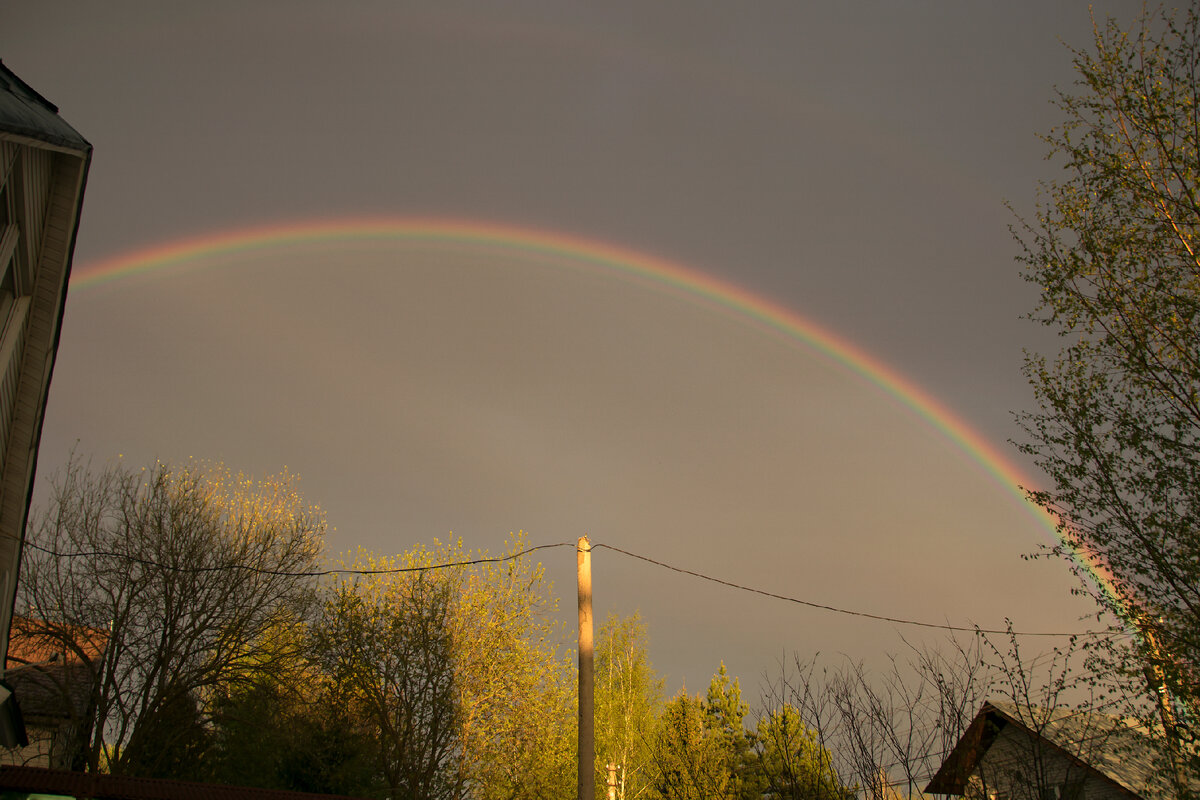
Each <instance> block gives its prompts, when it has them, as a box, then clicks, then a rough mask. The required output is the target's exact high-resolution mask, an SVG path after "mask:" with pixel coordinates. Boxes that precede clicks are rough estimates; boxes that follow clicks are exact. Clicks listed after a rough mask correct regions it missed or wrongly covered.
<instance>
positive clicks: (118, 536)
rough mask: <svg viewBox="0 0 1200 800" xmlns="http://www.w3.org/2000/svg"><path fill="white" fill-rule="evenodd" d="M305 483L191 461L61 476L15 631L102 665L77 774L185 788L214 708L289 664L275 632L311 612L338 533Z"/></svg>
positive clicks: (94, 677)
mask: <svg viewBox="0 0 1200 800" xmlns="http://www.w3.org/2000/svg"><path fill="white" fill-rule="evenodd" d="M295 483H296V481H295V479H294V478H293V477H292V476H290V475H288V474H287V473H284V474H283V475H281V476H277V477H270V478H266V479H263V480H253V479H250V478H246V477H245V476H242V475H237V476H235V475H233V474H231V473H230V472H228V471H227V470H225V469H224V468H222V467H219V466H212V465H203V464H196V463H190V462H189V463H188V464H187V465H185V466H183V467H171V466H168V465H165V464H156V465H155V466H154V467H152V468H149V469H142V470H137V471H135V470H131V469H129V468H127V467H125V466H124V465H123V464H120V463H117V464H109V465H108V466H106V467H104V468H103V469H101V470H99V471H98V472H92V471H90V469H89V468H88V466H87V465H85V464H83V463H81V462H79V461H78V460H75V459H72V460H71V461H70V462H69V463H68V464H67V466H66V468H65V469H64V470H63V471H62V472H60V473H59V474H58V475H57V476H56V477H55V480H54V492H53V496H52V498H51V501H50V503H49V507H48V508H47V509H46V510H44V511H43V512H41V513H36V512H35V514H33V515H32V516H31V522H30V525H29V530H28V532H27V535H26V546H25V551H24V562H23V565H22V573H21V580H20V584H19V586H18V592H17V597H18V607H19V608H20V612H19V613H20V614H21V615H22V617H21V618H20V619H19V620H17V621H15V622H14V631H15V632H17V633H19V634H20V635H23V636H26V637H29V638H30V639H31V640H33V641H40V642H42V643H43V644H44V646H45V647H47V648H53V649H57V650H60V651H62V652H67V653H71V654H73V655H74V656H75V657H76V658H78V659H79V660H80V661H82V662H84V663H86V664H87V665H88V668H89V669H88V673H89V675H88V683H89V685H88V686H87V687H86V690H87V691H90V693H91V702H90V703H89V704H88V709H89V711H88V716H87V718H86V719H81V720H73V722H75V723H77V724H78V726H79V729H80V730H81V731H83V732H84V736H83V739H84V741H83V746H82V750H81V753H80V757H79V759H78V763H77V764H76V767H77V768H86V769H87V770H89V771H92V772H95V771H98V770H100V769H101V768H102V767H103V768H104V769H105V770H108V771H111V772H115V773H127V774H140V775H150V776H153V775H169V774H173V773H175V771H176V770H177V769H178V768H179V764H180V763H181V762H184V761H187V760H188V757H187V754H188V753H191V752H194V748H195V747H197V746H199V745H198V742H197V736H198V734H199V733H201V732H202V731H203V729H204V728H205V727H206V724H207V710H206V709H207V705H208V703H207V701H208V699H209V698H211V697H212V696H213V694H214V693H215V692H218V691H220V690H222V689H223V688H226V687H228V686H230V685H231V684H233V683H236V682H237V681H239V680H242V679H244V677H245V674H246V673H245V670H244V667H245V665H246V664H248V663H253V664H254V665H255V669H256V670H257V671H258V672H260V673H268V672H270V671H271V670H272V669H274V668H275V667H276V666H277V665H278V664H279V663H280V661H281V660H282V659H285V658H287V657H288V653H286V652H283V651H281V649H280V648H279V647H277V646H275V645H274V644H273V643H272V637H271V636H270V633H271V631H272V630H277V629H279V628H286V627H288V626H291V625H294V624H296V623H297V620H298V619H299V618H300V616H301V615H302V613H303V611H304V609H305V607H306V606H307V604H308V603H309V601H310V600H311V597H312V585H311V580H310V579H309V578H306V577H305V576H304V573H306V572H310V571H311V570H312V569H313V568H314V567H315V565H316V563H317V560H318V559H319V557H320V554H321V550H322V547H323V543H324V532H325V520H324V516H323V515H322V513H321V512H320V511H319V510H318V509H315V508H312V507H310V506H308V505H306V504H305V503H304V502H303V501H302V500H301V499H300V496H299V494H298V493H297V491H296V486H295ZM62 688H63V690H64V691H65V692H72V691H79V690H80V687H70V686H64V687H62ZM65 705H67V706H70V707H74V704H70V703H67V704H65Z"/></svg>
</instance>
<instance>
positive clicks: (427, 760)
mask: <svg viewBox="0 0 1200 800" xmlns="http://www.w3.org/2000/svg"><path fill="white" fill-rule="evenodd" d="M453 580H454V575H453V572H452V571H450V572H447V573H443V574H439V573H438V572H430V573H422V572H417V573H400V574H394V575H387V576H368V577H367V578H356V579H353V580H348V581H345V582H343V583H341V584H340V585H338V586H336V587H335V588H334V589H333V590H332V592H331V593H330V596H329V597H328V599H327V600H326V602H325V605H324V609H323V613H322V614H321V617H320V619H319V620H318V622H317V623H316V624H315V625H314V634H313V640H314V641H313V648H314V652H315V653H316V655H317V663H318V664H319V665H320V666H321V667H322V669H323V671H324V673H325V675H326V676H327V679H328V680H330V681H332V682H333V684H334V686H335V687H336V688H337V690H338V692H339V693H344V694H345V695H346V696H348V697H349V698H350V699H351V700H352V702H353V704H354V706H355V707H356V708H357V709H359V710H360V713H361V714H362V717H363V719H364V721H366V722H368V724H369V726H370V728H371V729H372V730H373V731H374V733H375V734H376V736H377V748H376V757H377V763H376V768H377V769H378V771H379V775H380V776H381V777H382V778H383V781H384V783H385V784H386V786H387V789H388V793H389V796H391V797H406V798H407V797H412V798H441V799H442V800H449V799H450V798H454V797H457V796H458V795H459V794H460V791H461V789H462V785H463V778H462V775H461V772H460V771H459V769H458V763H457V754H458V752H459V749H460V746H461V742H460V739H459V715H458V706H457V697H456V692H455V683H454V663H453V660H452V644H451V639H450V624H449V617H450V613H451V611H450V610H451V604H452V599H453V596H454V591H455V588H456V587H455V586H454V585H453Z"/></svg>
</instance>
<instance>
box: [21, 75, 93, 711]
mask: <svg viewBox="0 0 1200 800" xmlns="http://www.w3.org/2000/svg"><path fill="white" fill-rule="evenodd" d="M91 159H92V146H91V145H90V144H88V142H87V141H86V140H85V139H84V138H83V137H82V136H80V135H79V134H78V133H77V132H76V131H75V129H74V128H72V127H71V126H70V125H68V124H67V123H66V122H65V121H64V120H63V119H62V118H61V117H60V116H58V108H57V107H55V106H54V105H53V104H52V103H50V102H49V101H48V100H46V98H44V97H42V96H41V95H40V94H38V93H37V92H35V91H34V90H33V89H32V88H30V87H29V85H28V84H26V83H25V82H24V81H22V80H21V79H20V78H18V77H17V76H16V75H15V74H13V72H12V71H11V70H9V69H8V68H7V67H5V66H4V64H3V62H0V664H2V663H5V660H6V658H7V656H8V631H9V627H10V626H11V624H12V609H13V601H14V598H15V597H16V591H17V571H18V569H19V568H20V563H21V545H22V542H23V541H24V535H25V519H26V516H27V514H28V512H29V499H30V495H31V493H32V491H33V475H34V470H35V469H36V467H37V449H38V442H39V440H40V439H41V434H42V419H43V416H44V413H45V409H46V395H47V392H48V391H49V389H50V374H51V372H52V371H53V369H54V358H55V354H56V353H57V351H58V338H59V330H60V328H61V325H62V315H63V302H64V300H65V299H66V294H67V280H68V278H69V277H70V274H71V257H72V255H73V253H74V250H75V234H76V231H77V229H78V226H79V212H80V208H81V207H82V205H83V189H84V184H85V182H86V180H87V173H88V166H89V165H90V163H91ZM19 700H20V698H19V697H18V702H19Z"/></svg>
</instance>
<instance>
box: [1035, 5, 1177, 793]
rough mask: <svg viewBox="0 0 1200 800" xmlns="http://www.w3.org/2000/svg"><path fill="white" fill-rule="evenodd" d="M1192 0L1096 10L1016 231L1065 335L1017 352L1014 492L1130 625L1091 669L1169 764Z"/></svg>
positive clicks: (1047, 315) (1173, 734)
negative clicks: (1026, 476)
mask: <svg viewBox="0 0 1200 800" xmlns="http://www.w3.org/2000/svg"><path fill="white" fill-rule="evenodd" d="M1198 13H1200V12H1198V10H1197V7H1196V5H1195V4H1190V5H1189V6H1188V7H1187V8H1186V9H1183V10H1181V11H1179V12H1178V13H1174V12H1166V11H1163V12H1160V13H1157V14H1155V13H1149V12H1144V13H1143V15H1142V17H1141V19H1140V20H1139V22H1138V23H1137V24H1136V25H1134V26H1133V27H1132V28H1131V29H1130V30H1125V29H1123V28H1122V27H1121V26H1120V25H1118V24H1117V23H1116V22H1114V21H1112V20H1108V21H1106V22H1105V23H1104V24H1103V25H1100V24H1097V25H1096V27H1095V35H1094V42H1093V51H1092V52H1085V51H1074V56H1075V59H1074V64H1075V69H1076V72H1077V74H1078V80H1077V82H1076V85H1075V88H1074V90H1073V91H1072V92H1062V93H1060V95H1059V99H1058V106H1059V108H1060V109H1061V111H1062V113H1063V114H1064V117H1065V121H1064V123H1063V124H1062V125H1061V126H1060V127H1058V128H1056V129H1055V130H1053V131H1051V133H1050V134H1049V135H1048V136H1046V137H1045V140H1046V142H1047V143H1048V144H1049V146H1050V149H1051V155H1052V156H1056V157H1059V158H1061V159H1062V161H1063V168H1064V171H1065V176H1064V177H1063V178H1061V179H1060V180H1058V181H1053V182H1050V183H1047V184H1045V185H1044V186H1043V187H1042V193H1041V202H1040V203H1039V208H1038V212H1037V216H1036V218H1035V219H1034V220H1033V221H1032V222H1029V223H1024V224H1023V228H1022V229H1021V230H1020V231H1019V232H1018V236H1019V238H1021V239H1022V244H1023V247H1024V255H1023V256H1022V257H1021V261H1022V262H1023V263H1024V265H1025V271H1024V276H1025V278H1026V279H1027V280H1029V281H1030V282H1032V283H1033V284H1034V285H1036V286H1037V287H1038V288H1039V290H1040V292H1041V301H1040V305H1039V306H1038V308H1037V310H1036V311H1035V312H1034V314H1033V315H1032V316H1033V318H1034V319H1036V320H1038V321H1040V322H1042V323H1043V324H1045V325H1047V326H1050V327H1051V328H1054V329H1056V330H1057V332H1058V333H1059V334H1060V335H1061V336H1062V337H1063V338H1064V341H1065V344H1064V346H1063V347H1062V349H1061V351H1060V352H1059V353H1058V354H1057V355H1055V356H1053V357H1052V358H1046V357H1044V356H1040V355H1030V356H1028V357H1027V359H1026V363H1025V374H1026V376H1027V377H1028V378H1029V380H1030V382H1031V383H1032V385H1033V388H1034V391H1035V394H1036V397H1037V401H1038V404H1039V406H1040V409H1039V410H1038V411H1036V412H1033V413H1030V414H1026V415H1024V416H1023V417H1022V418H1021V422H1022V425H1023V427H1024V430H1025V432H1026V434H1027V439H1026V441H1025V442H1023V443H1022V445H1021V449H1022V450H1023V451H1024V452H1026V453H1028V454H1030V455H1032V456H1033V458H1034V459H1035V461H1036V462H1037V464H1038V466H1040V467H1041V469H1042V470H1043V471H1044V472H1045V473H1046V475H1047V476H1048V477H1049V479H1050V482H1051V484H1052V486H1051V488H1048V489H1045V490H1037V491H1031V492H1030V496H1031V497H1032V498H1033V499H1034V500H1035V501H1036V502H1038V503H1039V504H1040V505H1042V506H1043V507H1045V508H1046V509H1048V510H1049V511H1050V512H1052V513H1053V514H1054V515H1056V518H1057V520H1058V528H1059V534H1060V537H1061V539H1062V543H1061V544H1060V545H1059V546H1057V547H1056V548H1053V550H1054V552H1056V553H1058V554H1060V555H1064V556H1067V557H1068V558H1071V559H1074V558H1075V555H1076V554H1081V555H1082V556H1083V558H1082V559H1081V561H1079V562H1075V561H1072V564H1073V568H1074V569H1075V571H1076V572H1077V573H1078V574H1079V575H1080V577H1081V578H1082V581H1081V587H1082V588H1081V591H1084V592H1087V593H1088V594H1090V595H1091V597H1092V598H1093V599H1094V600H1095V601H1096V603H1097V604H1098V605H1099V606H1100V608H1101V609H1103V610H1104V611H1106V612H1109V613H1110V614H1112V615H1113V616H1114V617H1115V618H1116V619H1117V620H1119V621H1120V622H1119V625H1118V627H1119V628H1124V629H1127V630H1130V631H1133V632H1136V634H1137V636H1136V637H1135V638H1134V639H1133V640H1132V641H1129V640H1123V639H1110V640H1108V641H1109V642H1118V644H1114V645H1112V647H1110V648H1108V649H1105V648H1100V649H1097V650H1096V651H1095V659H1094V660H1093V667H1094V668H1095V669H1096V670H1097V674H1098V675H1099V676H1100V677H1101V678H1102V679H1104V680H1105V681H1107V682H1109V683H1110V684H1118V685H1119V686H1118V690H1128V689H1129V688H1131V687H1132V686H1133V685H1134V683H1140V684H1141V687H1142V688H1141V691H1140V692H1137V694H1140V696H1141V697H1143V698H1144V701H1143V702H1142V703H1141V704H1140V711H1141V714H1142V716H1143V717H1144V721H1145V722H1146V723H1147V724H1150V723H1152V722H1153V723H1154V724H1155V726H1156V727H1157V728H1158V729H1159V730H1161V731H1162V733H1163V735H1164V738H1165V740H1166V741H1167V744H1168V747H1167V749H1168V750H1169V751H1170V752H1171V753H1172V754H1173V758H1174V760H1175V761H1176V767H1177V768H1179V769H1183V768H1184V767H1185V766H1186V765H1184V764H1183V763H1182V761H1181V759H1182V758H1183V754H1184V753H1186V752H1195V744H1196V730H1195V728H1194V724H1195V722H1194V721H1195V720H1196V719H1197V713H1200V677H1198V674H1197V665H1200V533H1198V531H1200V257H1198V253H1197V248H1198V246H1200V241H1198V240H1197V235H1198V234H1200V186H1198V178H1200V125H1198V124H1197V121H1196V120H1197V115H1198V114H1200V83H1198V81H1197V77H1198V70H1200V21H1198ZM1088 562H1091V563H1095V564H1099V565H1100V575H1101V581H1100V582H1099V583H1097V582H1094V581H1093V580H1092V579H1091V578H1090V576H1089V575H1088V573H1089V572H1090V571H1091V569H1092V568H1091V566H1090V565H1089V563H1088ZM1104 583H1108V584H1109V585H1108V586H1105V585H1102V584H1104ZM1120 642H1124V643H1120ZM1106 647H1107V645H1106ZM1131 664H1134V665H1139V666H1138V667H1137V668H1136V669H1133V670H1130V669H1129V668H1128V666H1129V665H1131ZM1135 710H1136V709H1135ZM1153 715H1157V719H1156V720H1155V719H1151V717H1152V716H1153ZM1192 766H1193V767H1194V766H1195V765H1192ZM1180 776H1181V778H1182V779H1183V782H1184V783H1186V778H1185V777H1184V776H1183V775H1182V773H1180ZM1180 788H1181V790H1182V785H1181V787H1180Z"/></svg>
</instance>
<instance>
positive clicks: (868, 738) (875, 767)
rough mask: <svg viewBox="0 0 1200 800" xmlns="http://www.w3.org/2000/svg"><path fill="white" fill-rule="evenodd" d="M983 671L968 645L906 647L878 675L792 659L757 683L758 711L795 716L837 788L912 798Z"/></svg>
mask: <svg viewBox="0 0 1200 800" xmlns="http://www.w3.org/2000/svg"><path fill="white" fill-rule="evenodd" d="M986 673H987V667H986V664H985V662H984V659H983V651H982V646H981V644H980V643H979V642H975V641H972V642H968V643H967V644H963V643H960V642H957V641H953V642H952V646H951V647H950V648H948V649H947V652H942V651H938V650H931V649H919V648H916V647H912V648H910V652H909V655H908V657H907V658H900V657H897V656H892V657H891V658H890V660H889V663H888V666H887V668H886V669H884V670H882V671H880V672H879V673H878V674H873V673H872V672H871V671H870V670H869V669H868V668H867V667H866V666H865V665H864V664H863V663H862V662H855V661H850V660H845V661H843V662H842V663H840V664H837V665H835V666H829V665H827V664H822V663H820V662H819V660H818V659H817V658H813V659H811V660H807V661H805V660H801V659H799V658H797V659H796V660H795V662H794V663H793V664H792V665H791V666H790V668H789V667H787V666H786V665H785V666H784V667H783V668H781V670H780V674H779V676H778V677H777V678H774V679H772V680H770V681H768V682H767V683H766V684H765V685H764V689H763V694H762V704H763V711H764V713H765V714H779V713H781V711H782V709H785V708H793V709H795V710H796V711H798V712H799V714H800V718H801V720H802V721H803V723H804V725H805V726H806V727H808V728H809V729H811V730H812V731H813V732H814V735H815V737H816V744H817V745H819V746H820V747H821V748H823V749H824V750H825V751H828V752H829V753H830V754H831V755H832V768H833V771H834V772H835V773H836V774H837V776H838V777H839V778H840V780H841V781H842V782H843V783H844V784H845V785H848V786H857V787H858V790H859V791H860V792H861V793H863V794H864V795H865V796H867V797H869V798H872V799H873V800H883V799H885V798H892V797H896V796H899V795H900V794H904V795H914V794H919V793H920V792H921V790H922V788H923V787H924V786H925V784H926V783H927V782H928V780H929V778H930V776H932V775H933V773H934V772H935V771H936V770H937V768H938V765H939V764H940V763H941V758H942V757H943V755H944V754H945V753H947V752H949V751H950V750H951V749H952V748H953V746H954V744H955V743H956V742H957V741H958V737H959V736H960V735H961V733H962V731H964V730H965V729H966V727H967V725H968V724H969V723H970V722H971V719H972V717H973V716H974V714H975V711H976V710H977V709H978V708H979V706H980V705H982V703H983V700H984V698H985V697H986V692H987V686H988V681H987V680H986ZM899 788H903V789H904V792H902V793H901V792H898V791H897V789H899Z"/></svg>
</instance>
